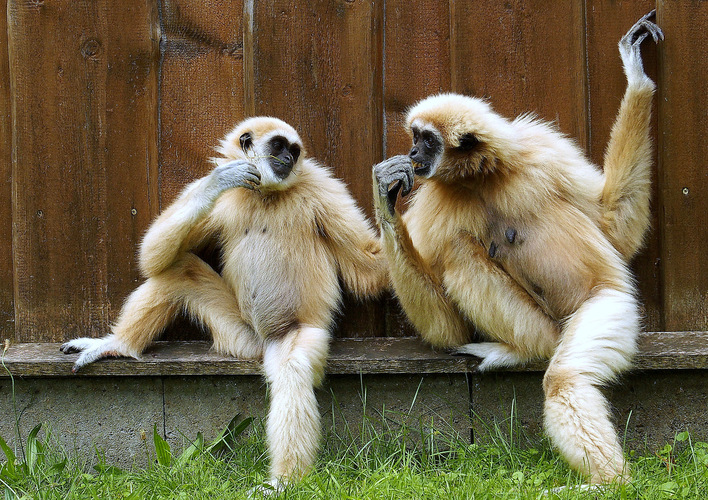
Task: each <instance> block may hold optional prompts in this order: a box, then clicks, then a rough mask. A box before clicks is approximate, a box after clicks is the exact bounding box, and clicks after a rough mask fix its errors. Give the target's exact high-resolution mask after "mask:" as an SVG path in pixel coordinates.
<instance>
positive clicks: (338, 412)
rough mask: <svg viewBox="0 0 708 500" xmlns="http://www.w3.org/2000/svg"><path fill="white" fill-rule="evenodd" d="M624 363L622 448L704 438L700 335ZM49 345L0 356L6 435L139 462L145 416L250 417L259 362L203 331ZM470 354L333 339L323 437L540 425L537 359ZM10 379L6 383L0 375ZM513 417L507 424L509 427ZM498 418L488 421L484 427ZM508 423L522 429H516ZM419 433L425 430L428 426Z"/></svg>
mask: <svg viewBox="0 0 708 500" xmlns="http://www.w3.org/2000/svg"><path fill="white" fill-rule="evenodd" d="M640 351H641V352H640V354H639V356H638V357H637V359H636V366H637V368H636V369H635V370H634V371H633V372H632V373H629V374H627V375H625V376H623V377H621V379H620V382H619V383H618V384H617V385H614V386H612V387H610V388H608V389H607V391H606V393H607V395H608V397H609V399H610V402H611V404H612V406H613V410H614V415H615V422H616V425H617V427H618V429H620V434H625V432H624V429H626V434H625V435H626V438H627V446H626V447H627V448H628V449H632V448H643V447H644V446H649V447H650V448H656V447H659V446H661V445H663V444H664V443H666V442H669V441H671V440H672V438H673V437H674V435H675V434H676V433H677V432H679V431H683V430H689V431H691V432H692V434H693V436H694V439H700V440H703V441H705V440H708V371H706V368H707V367H708V364H707V361H708V334H707V333H706V332H671V333H661V332H660V333H649V334H645V335H643V336H642V338H641V341H640ZM75 358H76V355H64V354H62V353H61V352H59V344H18V345H15V346H12V347H10V349H8V350H7V352H6V353H5V356H4V358H3V363H4V365H5V366H6V368H7V370H9V372H10V373H12V374H13V377H14V381H12V380H10V378H9V375H8V372H7V371H5V370H4V369H1V368H0V377H4V378H0V435H2V436H3V437H4V438H5V439H6V440H8V442H10V443H14V445H17V444H18V442H17V432H16V428H15V422H16V421H17V420H18V419H19V427H20V434H19V435H20V436H22V437H23V438H26V437H27V434H28V432H29V430H30V429H32V428H33V427H34V426H35V425H37V424H38V423H48V424H49V425H50V427H51V428H52V429H53V430H54V433H55V436H57V438H58V439H59V440H60V442H61V443H62V444H63V445H64V447H65V448H66V449H67V450H68V451H76V452H78V453H80V454H81V456H82V457H84V458H86V459H89V460H90V459H91V458H90V457H91V456H92V454H93V452H94V450H95V449H100V450H103V452H104V453H105V455H106V458H107V459H108V460H109V462H110V463H117V464H120V465H124V466H125V465H130V464H132V463H135V462H137V463H139V464H140V463H144V462H145V460H146V456H147V455H146V446H151V439H150V438H148V440H147V442H146V441H143V440H142V439H141V431H146V432H147V433H148V436H149V435H150V434H149V433H150V431H151V430H152V428H153V426H154V425H157V428H158V430H160V431H161V432H162V433H163V434H164V435H165V436H167V438H168V440H169V441H170V442H171V444H172V445H173V446H176V447H177V448H178V449H179V447H180V446H181V445H182V444H183V437H186V438H187V439H193V438H194V437H195V436H196V433H197V432H202V433H203V434H204V436H205V438H206V439H208V440H210V439H214V438H215V437H216V436H217V435H218V433H219V431H221V430H222V429H223V428H224V427H225V426H226V424H227V423H228V422H229V421H230V420H231V418H232V417H233V416H234V415H236V414H237V413H241V414H242V415H244V416H252V417H255V418H256V424H255V425H254V427H253V431H256V432H260V431H261V430H262V428H263V427H262V425H261V422H262V418H263V417H264V416H265V414H266V409H267V394H266V386H265V383H264V381H263V379H262V377H260V373H261V366H260V363H257V362H253V361H244V360H238V359H234V358H230V357H224V356H219V355H217V354H215V353H213V352H211V351H210V350H209V344H208V343H207V342H163V343H156V344H155V345H154V346H153V347H152V348H151V349H150V350H149V351H148V352H146V353H145V355H144V356H143V358H142V359H141V360H131V359H111V360H104V361H101V362H98V363H95V364H93V365H90V366H89V367H87V369H86V370H83V371H82V372H80V373H79V374H78V375H76V376H72V374H71V365H72V364H73V361H74V359H75ZM476 364H477V362H476V360H475V359H474V358H469V357H460V356H451V355H449V354H447V353H444V352H439V351H434V350H432V349H430V348H429V347H428V346H426V345H424V344H423V343H421V342H420V341H419V340H417V339H414V338H400V339H335V340H334V341H333V343H332V349H331V357H330V361H329V364H328V369H327V371H328V377H327V379H326V382H325V385H324V387H323V388H322V389H320V390H319V391H318V401H319V403H320V409H321V413H322V415H323V419H322V421H323V427H324V434H325V436H327V435H329V436H339V437H341V438H342V439H346V438H348V437H351V436H356V434H358V433H359V432H360V431H361V429H362V428H366V426H363V425H362V423H363V422H364V421H366V423H367V425H369V424H370V425H373V426H374V427H376V428H379V429H387V428H390V427H394V428H395V426H397V425H401V424H406V425H409V426H411V428H413V429H416V430H421V431H422V433H423V434H422V435H423V436H424V437H425V436H427V435H428V434H425V433H426V432H429V431H430V430H432V429H434V430H435V431H442V432H443V433H445V434H450V433H452V434H457V435H459V436H461V437H463V438H465V439H470V438H472V439H474V441H476V442H485V441H488V440H490V439H493V438H494V436H495V435H496V433H497V432H501V433H502V434H506V435H507V436H512V435H513V436H515V439H516V438H517V437H518V436H519V435H525V436H526V437H528V438H529V439H531V440H537V439H539V438H540V436H541V435H542V429H543V424H542V402H543V391H542V388H541V381H542V377H543V374H542V373H541V371H542V370H543V369H544V365H543V364H540V363H539V364H536V365H533V366H527V367H522V368H518V369H517V370H514V371H500V372H497V373H487V374H478V373H476V372H475V367H476ZM13 382H14V391H13V388H12V384H13ZM512 421H513V422H514V425H515V428H513V430H512V427H511V426H510V422H512ZM497 429H498V430H497ZM519 431H521V434H520V432H519ZM429 435H432V433H430V434H429Z"/></svg>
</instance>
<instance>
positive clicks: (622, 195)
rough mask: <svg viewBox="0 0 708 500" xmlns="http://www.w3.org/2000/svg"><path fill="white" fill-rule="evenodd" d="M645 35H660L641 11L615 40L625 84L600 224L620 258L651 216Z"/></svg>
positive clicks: (631, 249)
mask: <svg viewBox="0 0 708 500" xmlns="http://www.w3.org/2000/svg"><path fill="white" fill-rule="evenodd" d="M642 28H643V29H642ZM647 36H651V37H652V38H653V39H654V41H656V42H658V41H659V40H663V38H664V34H663V33H662V32H661V30H660V29H659V27H658V26H656V25H655V24H653V23H651V22H648V19H647V18H646V16H645V17H644V18H642V19H640V20H639V21H638V22H637V24H635V25H634V26H633V27H632V29H630V30H629V32H628V33H627V34H626V35H625V36H623V37H622V39H621V40H620V42H619V52H620V57H621V59H622V65H623V67H624V72H625V75H626V76H627V90H626V91H625V93H624V97H623V98H622V104H621V105H620V109H619V113H618V114H617V118H616V119H615V123H614V125H613V126H612V132H611V134H610V141H609V143H608V145H607V150H606V152H605V160H604V168H603V170H604V174H605V186H604V189H603V192H602V206H603V208H604V213H603V216H602V227H603V231H604V232H605V234H606V235H607V237H608V238H609V239H610V241H611V242H612V244H613V245H614V247H615V248H616V249H617V250H619V252H620V253H621V254H622V256H623V257H624V258H625V260H630V259H631V258H632V257H634V255H635V254H636V253H637V252H638V251H639V249H640V248H641V247H642V244H643V243H644V235H645V234H646V232H647V229H648V228H649V223H650V216H651V212H650V208H649V198H650V192H649V191H650V189H651V167H652V164H653V147H652V140H651V137H650V135H649V132H650V126H649V123H650V120H651V107H652V99H653V97H654V90H655V89H656V85H655V84H654V82H653V81H652V80H651V78H649V77H648V76H647V75H646V74H645V73H644V65H643V64H642V55H641V43H642V41H643V40H644V39H645V38H646V37H647Z"/></svg>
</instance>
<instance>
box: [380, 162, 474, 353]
mask: <svg viewBox="0 0 708 500" xmlns="http://www.w3.org/2000/svg"><path fill="white" fill-rule="evenodd" d="M383 184H384V183H382V185H381V188H380V187H379V180H378V179H377V178H376V172H374V199H375V200H376V218H377V220H378V223H379V227H380V228H381V243H382V249H383V251H384V253H385V255H386V256H387V258H388V263H389V267H390V268H389V272H390V275H391V281H392V283H393V287H394V290H396V296H397V297H398V300H399V301H400V302H401V305H402V306H403V309H404V310H405V311H406V315H407V316H408V319H410V321H411V323H413V326H415V328H416V329H417V330H418V332H420V334H421V336H422V337H423V339H424V340H426V341H427V342H429V343H430V344H432V345H434V346H437V347H453V346H460V345H462V344H464V343H465V342H469V340H470V337H471V329H470V327H469V325H467V324H466V323H465V321H464V320H463V319H462V315H461V314H460V312H459V311H458V310H457V309H456V308H455V306H454V305H453V304H452V303H451V302H450V299H449V297H448V296H447V295H446V293H445V289H444V288H443V286H442V283H441V281H440V280H439V279H436V278H435V276H434V274H433V272H432V271H431V270H430V268H429V266H428V265H427V264H426V263H425V262H424V261H423V259H422V258H421V256H420V254H419V253H418V251H417V250H416V249H415V247H414V246H413V242H412V241H411V238H410V235H409V233H408V229H407V228H406V225H405V223H404V222H403V220H402V219H401V217H400V215H399V214H398V213H396V212H395V210H393V207H391V206H390V205H389V203H390V198H389V195H388V194H387V191H386V189H385V187H384V185H383ZM394 189H396V193H395V194H396V195H397V188H394ZM382 191H383V192H382ZM393 199H395V196H394V197H393Z"/></svg>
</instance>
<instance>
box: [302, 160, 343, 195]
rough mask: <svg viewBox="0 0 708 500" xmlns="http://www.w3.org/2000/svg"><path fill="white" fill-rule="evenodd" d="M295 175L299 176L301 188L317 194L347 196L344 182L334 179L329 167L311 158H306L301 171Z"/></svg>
mask: <svg viewBox="0 0 708 500" xmlns="http://www.w3.org/2000/svg"><path fill="white" fill-rule="evenodd" d="M295 175H299V176H300V179H299V180H300V184H301V185H302V186H303V187H305V188H307V189H310V190H314V191H316V192H317V193H319V194H331V195H333V196H341V195H346V196H349V189H348V188H347V186H346V184H345V183H344V181H342V180H341V179H338V178H337V177H335V176H334V173H333V172H332V169H331V168H330V167H327V166H324V165H322V164H321V163H319V162H318V161H317V160H313V159H312V158H306V159H305V160H304V161H303V165H302V169H301V170H300V172H298V173H296V174H295Z"/></svg>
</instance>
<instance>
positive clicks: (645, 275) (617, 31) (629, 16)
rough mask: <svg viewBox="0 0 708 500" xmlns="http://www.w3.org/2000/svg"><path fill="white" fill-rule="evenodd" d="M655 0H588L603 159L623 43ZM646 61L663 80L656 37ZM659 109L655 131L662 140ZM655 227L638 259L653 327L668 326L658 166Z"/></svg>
mask: <svg viewBox="0 0 708 500" xmlns="http://www.w3.org/2000/svg"><path fill="white" fill-rule="evenodd" d="M654 3H655V2H654V1H653V0H642V1H633V2H616V1H613V0H603V1H594V2H589V3H588V6H587V13H586V19H587V60H588V88H589V118H590V141H589V148H588V153H589V155H590V156H591V158H592V160H593V161H594V162H595V163H596V164H597V165H600V166H601V165H602V163H603V156H604V152H605V148H606V146H607V142H608V141H609V138H610V130H611V129H612V124H613V123H614V121H615V117H616V116H617V111H618V110H619V105H620V102H621V100H622V96H623V95H624V91H625V89H626V87H627V79H626V78H625V76H624V72H623V70H622V61H621V60H620V57H619V51H618V49H617V43H618V42H619V40H620V38H622V36H624V34H625V33H626V32H627V30H628V29H629V28H630V27H631V26H632V25H633V24H634V23H635V22H636V21H637V19H639V18H640V17H642V16H643V15H644V14H646V13H647V12H649V11H651V10H652V9H653V8H654ZM644 49H645V50H644V53H643V61H644V69H645V70H646V72H647V74H648V75H649V76H650V77H651V78H652V79H653V80H654V82H656V81H657V79H656V78H657V74H656V58H657V47H656V45H654V44H653V43H652V42H646V43H645V46H644ZM656 110H657V103H656V100H655V102H654V119H653V124H652V135H653V136H654V139H655V140H654V144H656ZM652 186H653V189H652V190H653V194H652V229H651V232H650V234H649V236H648V238H647V242H646V246H645V248H644V249H643V250H642V252H641V253H640V254H639V255H638V256H637V258H636V259H635V261H634V262H633V270H634V274H635V276H636V277H637V283H638V287H639V293H640V297H641V300H642V304H643V306H644V311H645V315H644V316H645V325H644V327H645V328H646V330H647V331H663V330H664V325H663V318H662V308H663V303H662V297H661V273H660V264H661V259H660V251H659V241H660V234H661V229H662V228H661V225H660V221H659V213H660V208H661V207H660V206H659V205H658V203H659V198H658V183H657V176H656V171H655V172H654V173H653V174H652Z"/></svg>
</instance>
